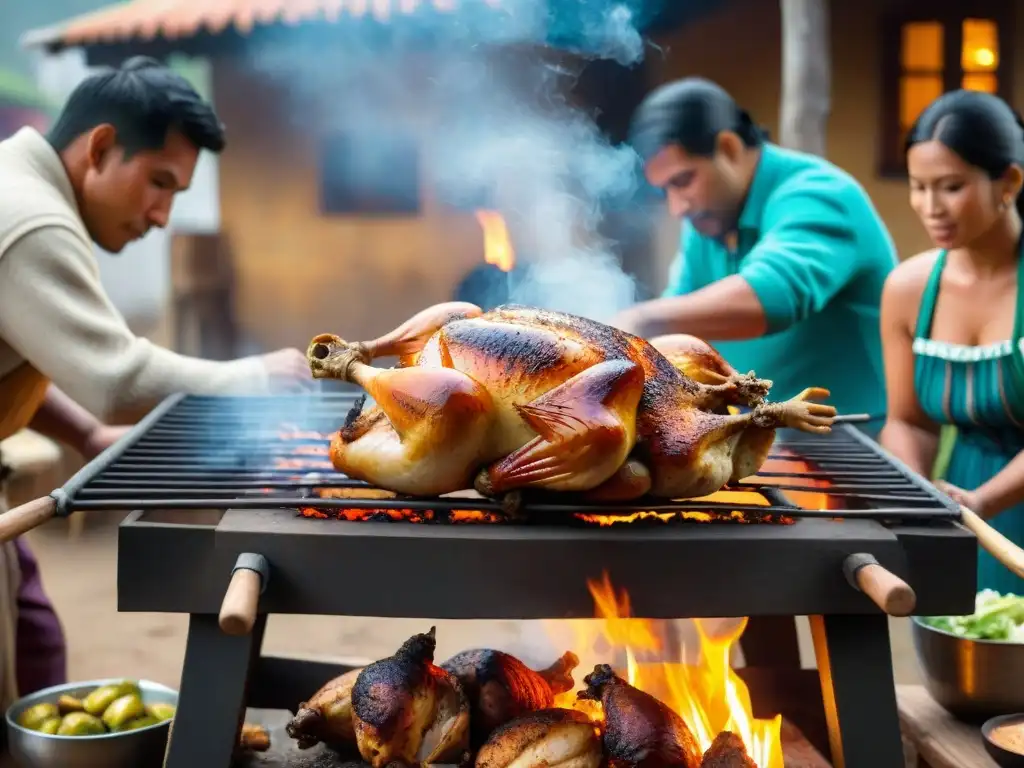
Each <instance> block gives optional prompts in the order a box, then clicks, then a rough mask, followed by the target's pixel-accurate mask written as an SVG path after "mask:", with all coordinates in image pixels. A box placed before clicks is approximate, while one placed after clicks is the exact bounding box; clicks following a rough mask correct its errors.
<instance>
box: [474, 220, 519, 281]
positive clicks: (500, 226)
mask: <svg viewBox="0 0 1024 768" xmlns="http://www.w3.org/2000/svg"><path fill="white" fill-rule="evenodd" d="M476 218H477V221H479V222H480V226H481V227H482V228H483V230H484V261H486V262H487V263H488V264H493V265H494V266H496V267H497V268H498V269H500V270H501V271H502V272H510V271H511V270H512V268H513V267H514V266H515V265H516V254H515V251H514V250H512V241H511V239H510V238H509V236H508V227H507V226H506V225H505V219H504V218H502V215H501V214H500V213H498V212H497V211H477V212H476Z"/></svg>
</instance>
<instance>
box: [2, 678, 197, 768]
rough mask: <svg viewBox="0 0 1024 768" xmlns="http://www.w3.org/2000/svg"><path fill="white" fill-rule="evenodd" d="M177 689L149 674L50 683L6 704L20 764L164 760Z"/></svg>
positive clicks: (87, 767)
mask: <svg viewBox="0 0 1024 768" xmlns="http://www.w3.org/2000/svg"><path fill="white" fill-rule="evenodd" d="M177 704H178V692H177V691H175V690H173V689H172V688H168V687H167V686H165V685H160V684H159V683H154V682H151V681H149V680H138V681H136V680H125V679H123V678H112V679H108V680H88V681H85V682H79V683H67V684H65V685H57V686H54V687H52V688H45V689H43V690H41V691H36V692H35V693H32V694H30V695H28V696H24V697H22V698H21V699H19V700H18V701H16V702H14V704H12V705H11V706H10V708H8V710H7V741H8V747H9V749H10V752H11V755H12V756H13V757H14V760H15V763H16V764H17V765H18V766H20V768H58V767H59V768H148V766H159V765H161V764H162V763H163V758H164V752H165V751H166V749H167V738H168V734H169V732H170V724H171V720H172V719H173V717H174V712H175V708H176V707H177Z"/></svg>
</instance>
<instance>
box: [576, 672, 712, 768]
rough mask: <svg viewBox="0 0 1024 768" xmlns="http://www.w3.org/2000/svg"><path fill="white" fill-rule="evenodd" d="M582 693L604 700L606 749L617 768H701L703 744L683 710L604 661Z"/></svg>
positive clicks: (602, 705)
mask: <svg viewBox="0 0 1024 768" xmlns="http://www.w3.org/2000/svg"><path fill="white" fill-rule="evenodd" d="M583 682H584V683H585V684H586V686H587V687H586V689H584V690H582V691H580V692H579V693H578V694H577V696H578V697H579V698H581V699H589V700H592V701H599V702H601V708H602V709H603V710H604V751H605V754H606V755H607V756H608V759H609V763H610V764H611V765H612V768H626V767H627V766H629V767H630V768H633V767H634V766H639V767H641V768H669V767H670V766H672V768H699V767H700V764H701V752H700V746H699V745H698V744H697V740H696V739H695V738H694V736H693V734H692V733H691V732H690V729H689V728H688V727H687V726H686V723H685V722H683V718H681V717H680V716H679V715H678V714H676V713H675V712H673V711H672V710H671V709H669V708H668V707H667V706H665V705H664V704H662V703H661V702H660V701H658V700H657V699H656V698H654V697H653V696H651V695H650V694H649V693H644V692H643V691H641V690H640V689H638V688H634V687H633V686H632V685H630V684H629V683H627V682H626V681H625V680H623V679H622V678H620V677H618V676H616V674H615V673H614V672H613V671H612V668H611V667H609V666H608V665H607V664H598V665H597V666H596V667H594V671H593V672H591V673H590V674H589V675H587V676H586V677H585V678H583Z"/></svg>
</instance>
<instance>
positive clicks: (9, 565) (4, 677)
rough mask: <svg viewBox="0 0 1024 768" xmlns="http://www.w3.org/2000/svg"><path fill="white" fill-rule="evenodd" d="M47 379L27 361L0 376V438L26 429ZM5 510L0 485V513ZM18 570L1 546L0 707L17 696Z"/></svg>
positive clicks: (13, 555) (10, 547)
mask: <svg viewBox="0 0 1024 768" xmlns="http://www.w3.org/2000/svg"><path fill="white" fill-rule="evenodd" d="M49 386H50V381H49V379H47V378H46V377H45V376H44V375H43V374H41V373H40V372H39V371H37V370H36V369H35V368H33V367H32V365H30V364H29V363H27V362H26V363H22V364H21V365H20V366H19V367H17V368H15V369H14V370H13V371H11V372H10V373H9V374H7V375H6V376H4V377H3V378H2V379H0V440H6V439H7V438H8V437H10V436H11V435H14V434H15V433H17V432H20V431H21V430H23V429H25V427H27V426H28V425H29V424H30V423H31V421H32V419H33V417H34V416H35V415H36V411H38V410H39V407H40V406H41V405H42V404H43V400H44V399H45V398H46V390H47V389H48V388H49ZM6 511H7V504H6V499H5V498H4V495H3V489H2V488H0V513H3V512H6ZM20 589H21V572H20V569H19V567H18V550H17V545H16V544H15V542H13V541H11V542H7V543H6V544H2V545H0V707H3V708H4V709H6V708H7V707H8V706H10V705H11V704H12V703H14V701H15V700H16V699H17V698H18V673H17V664H16V662H17V631H18V594H19V590H20Z"/></svg>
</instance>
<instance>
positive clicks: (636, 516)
mask: <svg viewBox="0 0 1024 768" xmlns="http://www.w3.org/2000/svg"><path fill="white" fill-rule="evenodd" d="M682 501H686V502H687V503H698V502H701V501H709V502H713V503H716V504H736V505H737V506H745V507H747V506H757V507H767V506H769V504H768V501H767V500H766V499H765V498H764V497H763V496H762V495H761V494H759V493H748V492H746V491H719V492H718V493H713V494H711V495H710V496H701V497H700V498H698V499H683V500H682ZM574 517H575V518H576V519H577V520H582V521H583V522H586V523H592V524H595V525H600V526H611V525H621V524H628V523H635V522H637V521H660V522H663V523H670V522H673V521H679V520H687V521H690V522H695V523H748V524H749V523H782V524H785V525H790V524H792V523H793V522H794V520H793V519H792V518H790V517H786V516H784V515H778V514H771V513H764V514H762V513H759V512H751V511H739V510H736V511H731V512H729V511H725V510H721V511H719V510H714V511H708V512H702V511H682V512H653V511H644V512H631V513H629V514H623V515H592V514H582V513H580V514H576V515H574Z"/></svg>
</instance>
